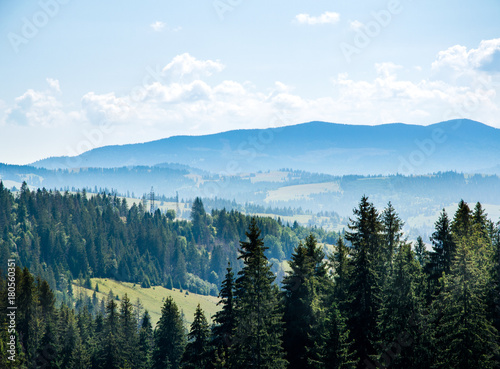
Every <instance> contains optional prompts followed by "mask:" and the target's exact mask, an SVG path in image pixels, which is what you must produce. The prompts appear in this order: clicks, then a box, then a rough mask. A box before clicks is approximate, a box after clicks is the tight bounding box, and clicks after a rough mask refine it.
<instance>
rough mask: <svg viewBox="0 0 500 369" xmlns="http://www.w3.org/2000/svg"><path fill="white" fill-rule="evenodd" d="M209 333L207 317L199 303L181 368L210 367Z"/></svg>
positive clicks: (198, 368)
mask: <svg viewBox="0 0 500 369" xmlns="http://www.w3.org/2000/svg"><path fill="white" fill-rule="evenodd" d="M209 335H210V330H209V327H208V323H207V319H206V318H205V314H204V313H203V310H201V307H200V304H198V306H197V307H196V312H195V314H194V320H193V323H192V324H191V330H190V332H189V334H188V343H187V345H186V349H185V351H184V355H183V357H182V363H183V364H182V368H183V369H184V368H185V369H206V368H209V367H210V365H211V362H210V357H209V353H210V350H209Z"/></svg>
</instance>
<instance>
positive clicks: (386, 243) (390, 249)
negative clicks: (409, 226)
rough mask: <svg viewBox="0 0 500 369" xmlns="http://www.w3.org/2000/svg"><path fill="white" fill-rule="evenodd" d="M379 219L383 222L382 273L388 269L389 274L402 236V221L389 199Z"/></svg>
mask: <svg viewBox="0 0 500 369" xmlns="http://www.w3.org/2000/svg"><path fill="white" fill-rule="evenodd" d="M381 221H382V224H383V231H382V245H383V248H384V258H385V263H386V265H385V268H384V269H385V270H383V274H386V271H389V274H391V273H392V270H393V261H394V255H395V253H396V251H397V248H398V246H399V243H400V242H401V241H402V238H403V231H402V229H403V225H404V223H403V221H402V220H401V219H400V218H399V216H398V214H397V213H396V210H395V209H394V207H393V206H392V204H391V202H390V201H389V203H388V204H387V208H385V209H384V211H383V212H382V217H381Z"/></svg>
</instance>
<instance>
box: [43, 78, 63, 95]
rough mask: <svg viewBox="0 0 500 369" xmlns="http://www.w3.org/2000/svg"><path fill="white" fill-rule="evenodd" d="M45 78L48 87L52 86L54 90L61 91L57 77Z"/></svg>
mask: <svg viewBox="0 0 500 369" xmlns="http://www.w3.org/2000/svg"><path fill="white" fill-rule="evenodd" d="M46 80H47V83H48V84H49V86H50V88H52V89H53V90H54V91H56V92H61V87H60V86H59V81H58V80H57V79H53V78H47V79H46Z"/></svg>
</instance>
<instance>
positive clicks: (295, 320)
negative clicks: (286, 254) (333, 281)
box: [283, 235, 330, 368]
mask: <svg viewBox="0 0 500 369" xmlns="http://www.w3.org/2000/svg"><path fill="white" fill-rule="evenodd" d="M324 258H325V255H324V253H323V251H322V250H321V249H320V248H319V247H318V246H317V242H316V239H315V238H314V236H313V235H310V236H308V237H307V239H306V244H305V245H302V244H299V246H297V248H296V249H295V251H294V253H293V254H292V259H291V261H289V265H290V268H291V272H290V273H289V274H288V275H287V276H286V277H285V279H284V280H283V285H284V291H283V297H284V305H285V311H284V322H285V335H284V347H285V351H286V352H287V360H288V362H289V366H288V367H289V368H308V367H311V365H312V363H316V364H314V365H319V364H320V363H321V362H322V361H323V357H322V349H321V344H320V342H319V341H320V337H321V336H322V335H323V334H324V332H323V331H324V330H325V329H326V324H325V321H326V311H325V305H326V304H325V301H324V299H325V297H326V290H327V289H328V285H329V282H330V281H329V280H328V279H327V277H326V263H325V261H324Z"/></svg>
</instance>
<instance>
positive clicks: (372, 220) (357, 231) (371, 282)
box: [345, 196, 383, 367]
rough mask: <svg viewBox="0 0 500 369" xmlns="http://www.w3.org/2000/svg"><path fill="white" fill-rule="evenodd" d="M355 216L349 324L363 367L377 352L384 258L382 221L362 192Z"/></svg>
mask: <svg viewBox="0 0 500 369" xmlns="http://www.w3.org/2000/svg"><path fill="white" fill-rule="evenodd" d="M354 215H355V219H351V220H350V224H349V229H350V231H349V232H346V236H345V238H346V240H347V241H349V242H351V245H352V249H351V250H352V258H351V265H352V274H351V278H350V285H349V298H350V302H349V310H348V312H349V315H348V317H347V318H348V328H349V330H350V333H351V339H352V340H353V341H354V343H353V349H354V350H355V351H356V352H357V355H358V357H359V361H358V365H359V366H360V367H362V366H363V365H364V362H365V360H367V359H369V358H370V356H372V355H375V354H376V350H375V347H374V346H373V345H374V343H375V342H376V341H377V340H378V329H377V318H378V310H379V307H380V283H379V282H380V281H379V279H380V277H379V275H378V270H380V264H381V262H383V254H382V252H381V248H380V243H381V240H380V238H381V231H382V224H381V222H380V219H379V215H378V212H377V210H376V209H375V207H374V206H373V204H372V203H370V202H368V198H367V197H366V196H363V197H362V199H361V201H360V203H359V207H358V208H357V209H354Z"/></svg>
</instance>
